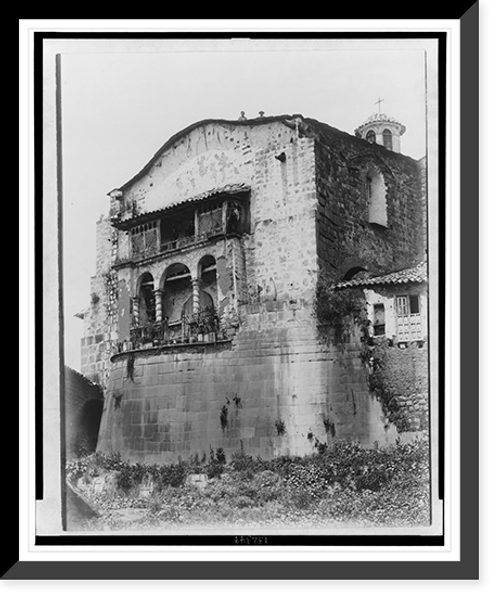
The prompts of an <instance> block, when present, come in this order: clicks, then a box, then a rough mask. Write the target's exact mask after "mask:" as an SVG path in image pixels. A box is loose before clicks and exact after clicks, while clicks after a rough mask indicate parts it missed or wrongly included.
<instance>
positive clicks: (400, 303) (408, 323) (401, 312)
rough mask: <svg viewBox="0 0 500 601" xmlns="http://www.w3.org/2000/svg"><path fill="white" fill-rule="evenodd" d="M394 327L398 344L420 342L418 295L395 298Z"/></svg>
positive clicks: (420, 327)
mask: <svg viewBox="0 0 500 601" xmlns="http://www.w3.org/2000/svg"><path fill="white" fill-rule="evenodd" d="M396 326H397V337H398V340H399V341H400V342H408V341H411V340H422V338H423V331H422V319H421V313H420V296H419V295H418V294H404V295H398V296H396Z"/></svg>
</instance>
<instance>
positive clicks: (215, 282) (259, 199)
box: [81, 115, 426, 463]
mask: <svg viewBox="0 0 500 601" xmlns="http://www.w3.org/2000/svg"><path fill="white" fill-rule="evenodd" d="M368 131H369V130H363V131H362V133H361V134H360V133H359V132H357V133H356V135H355V136H352V135H349V134H347V133H345V132H341V131H339V130H337V129H335V128H333V127H331V126H329V125H326V124H323V123H320V122H318V121H315V120H313V119H309V118H304V117H302V116H301V115H284V116H276V117H259V118H257V119H247V120H242V121H226V120H206V121H202V122H199V123H195V124H193V125H191V126H189V127H187V128H186V129H184V130H183V131H181V132H179V133H178V134H176V135H175V136H173V137H172V138H171V139H170V140H168V141H167V142H166V144H165V145H164V146H163V147H162V148H160V149H159V151H158V152H157V153H156V154H155V156H154V157H153V158H152V159H151V160H150V161H149V162H148V163H147V164H146V165H145V166H144V168H143V169H142V170H141V171H140V172H139V173H138V174H136V175H135V176H134V177H133V178H132V179H130V180H129V181H128V182H126V183H125V184H124V185H123V186H121V187H120V188H117V189H115V190H112V191H111V192H110V193H109V196H110V212H109V215H108V216H107V217H105V218H102V219H101V220H100V222H99V223H98V260H97V262H98V264H97V271H96V276H95V277H94V278H93V280H92V290H91V304H90V306H89V307H88V309H86V310H85V311H84V312H82V314H81V317H82V318H83V319H84V320H85V328H86V336H85V338H84V339H83V340H82V371H83V373H84V374H86V375H87V376H89V377H93V378H95V379H98V380H99V382H100V383H101V385H102V386H103V388H104V389H105V391H106V393H105V404H104V411H103V417H102V421H101V428H100V433H99V443H98V450H101V451H103V452H111V451H113V452H117V451H118V452H120V453H121V455H122V457H124V458H126V459H131V460H134V461H136V460H137V461H144V462H150V463H151V462H153V463H158V462H169V461H176V460H178V459H187V458H189V457H192V456H194V455H198V457H203V456H208V454H209V453H210V450H215V449H220V448H222V449H224V452H225V455H226V456H231V454H234V453H236V452H241V451H242V452H245V453H249V454H253V455H260V456H262V457H272V456H276V455H279V454H285V453H290V454H306V453H308V452H311V451H312V450H313V449H314V447H315V445H316V446H317V445H318V444H327V443H328V442H331V441H332V440H333V439H334V438H335V437H337V438H339V437H340V438H349V439H352V440H358V441H360V442H361V443H363V444H372V443H373V442H375V441H378V442H382V443H383V442H388V441H391V440H394V438H395V436H397V435H398V430H397V428H396V427H395V425H394V423H391V422H390V420H389V421H388V420H387V415H386V414H385V413H384V410H383V409H384V408H383V404H382V403H381V402H380V399H379V398H377V395H376V394H374V393H373V391H372V390H370V386H369V367H368V368H367V365H366V364H365V362H364V361H363V355H362V352H361V351H362V349H363V341H364V338H363V336H364V334H363V330H362V328H361V329H360V328H359V327H355V324H354V322H353V327H352V328H351V330H352V331H351V334H350V336H349V337H348V339H344V340H342V343H341V344H340V343H339V342H338V341H336V340H335V339H334V338H330V339H329V338H328V336H325V332H327V331H328V324H324V323H321V319H320V317H319V316H318V306H317V298H318V286H319V283H320V281H322V278H323V281H324V280H325V278H326V280H327V281H328V282H329V286H330V288H332V286H333V287H334V286H335V285H336V284H338V283H339V282H341V281H346V282H347V281H351V280H352V278H356V277H359V275H360V274H370V275H377V274H388V273H391V272H395V271H398V270H402V269H405V268H408V267H411V266H413V265H416V264H417V263H418V262H420V261H422V260H424V259H425V250H426V248H425V231H424V230H425V203H426V199H425V196H424V195H423V194H422V191H423V190H425V182H423V180H422V177H423V174H424V170H423V169H422V164H421V163H419V162H418V161H416V160H414V159H412V158H410V157H407V156H404V155H403V154H401V153H400V152H396V151H395V149H398V150H399V149H400V140H399V137H400V135H401V134H402V133H403V130H402V129H401V127H399V124H398V126H397V127H396V126H394V128H393V131H392V134H391V140H390V145H389V138H388V137H387V134H385V138H383V139H382V144H379V143H377V140H376V139H371V138H370V139H366V133H367V132H368ZM363 132H364V134H363ZM365 300H366V303H365V304H366V306H367V307H369V301H370V299H369V298H368V297H366V298H365ZM401 302H402V301H401ZM375 304H378V305H380V304H381V303H380V302H378V303H375ZM346 317H347V318H348V317H349V316H346ZM425 336H426V334H425ZM425 336H424V334H423V333H422V340H424V339H425ZM397 348H399V347H397ZM399 434H400V432H399Z"/></svg>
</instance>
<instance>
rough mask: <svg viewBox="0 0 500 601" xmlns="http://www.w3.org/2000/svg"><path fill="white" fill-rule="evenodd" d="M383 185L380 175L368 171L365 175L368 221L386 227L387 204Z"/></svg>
mask: <svg viewBox="0 0 500 601" xmlns="http://www.w3.org/2000/svg"><path fill="white" fill-rule="evenodd" d="M385 192H386V190H385V184H384V180H383V178H382V175H381V174H380V173H378V171H375V169H370V171H368V173H367V174H366V195H367V202H368V221H369V222H370V223H375V224H377V225H383V226H384V227H387V204H386V195H385Z"/></svg>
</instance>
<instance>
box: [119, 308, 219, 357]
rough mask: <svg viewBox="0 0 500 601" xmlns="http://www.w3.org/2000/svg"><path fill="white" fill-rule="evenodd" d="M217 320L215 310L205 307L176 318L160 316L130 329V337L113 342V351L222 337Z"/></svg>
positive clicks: (215, 339)
mask: <svg viewBox="0 0 500 601" xmlns="http://www.w3.org/2000/svg"><path fill="white" fill-rule="evenodd" d="M223 337H224V336H223V332H222V330H221V328H220V320H219V317H218V315H217V314H216V313H215V311H213V310H211V309H207V310H204V311H200V312H199V313H195V314H193V315H186V314H185V315H183V316H182V317H181V319H179V320H177V321H169V320H167V319H164V320H163V321H161V322H155V323H148V324H145V325H140V326H135V327H132V328H131V329H130V340H128V341H122V342H120V343H118V344H117V351H118V352H122V351H127V350H136V349H141V348H150V347H159V346H168V345H175V344H189V343H196V342H198V343H199V342H204V343H209V342H216V341H217V340H222V339H223Z"/></svg>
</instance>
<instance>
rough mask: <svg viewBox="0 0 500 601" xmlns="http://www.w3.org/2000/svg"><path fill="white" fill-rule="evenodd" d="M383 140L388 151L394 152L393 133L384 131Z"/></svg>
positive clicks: (388, 130)
mask: <svg viewBox="0 0 500 601" xmlns="http://www.w3.org/2000/svg"><path fill="white" fill-rule="evenodd" d="M382 139H383V141H384V146H385V147H386V148H387V150H392V132H391V130H390V129H384V131H383V132H382Z"/></svg>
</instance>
